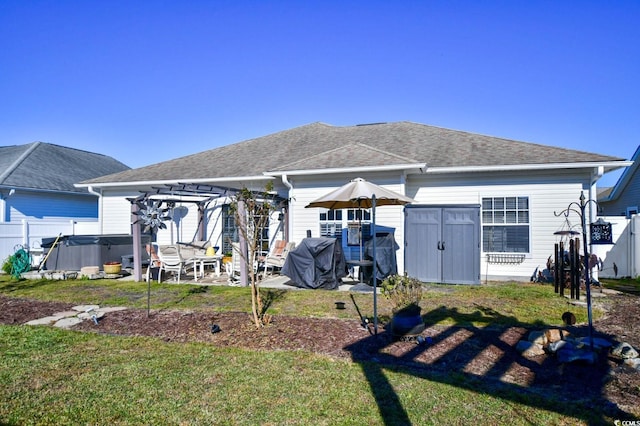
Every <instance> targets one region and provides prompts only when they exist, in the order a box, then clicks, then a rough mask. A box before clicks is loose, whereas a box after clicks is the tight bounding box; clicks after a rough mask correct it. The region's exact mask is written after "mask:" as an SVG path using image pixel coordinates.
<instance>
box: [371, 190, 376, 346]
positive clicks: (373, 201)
mask: <svg viewBox="0 0 640 426" xmlns="http://www.w3.org/2000/svg"><path fill="white" fill-rule="evenodd" d="M371 212H372V215H373V218H372V219H373V220H372V221H371V233H372V234H373V268H372V274H373V331H374V333H375V334H378V288H377V287H378V277H377V274H376V194H372V195H371Z"/></svg>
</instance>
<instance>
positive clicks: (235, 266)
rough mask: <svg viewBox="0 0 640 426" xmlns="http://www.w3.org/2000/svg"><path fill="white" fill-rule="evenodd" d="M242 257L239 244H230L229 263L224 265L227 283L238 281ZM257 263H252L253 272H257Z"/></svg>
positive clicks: (242, 262)
mask: <svg viewBox="0 0 640 426" xmlns="http://www.w3.org/2000/svg"><path fill="white" fill-rule="evenodd" d="M243 264H244V261H243V260H242V255H241V254H240V243H231V262H227V263H225V268H226V272H227V275H228V276H229V282H230V283H235V282H236V281H239V280H240V275H241V270H242V265H243ZM258 269H259V268H258V262H257V261H256V262H254V265H253V271H254V272H257V271H258Z"/></svg>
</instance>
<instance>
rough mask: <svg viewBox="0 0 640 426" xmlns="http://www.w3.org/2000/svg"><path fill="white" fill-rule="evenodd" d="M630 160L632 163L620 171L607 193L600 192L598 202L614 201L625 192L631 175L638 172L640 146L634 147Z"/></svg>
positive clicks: (631, 177)
mask: <svg viewBox="0 0 640 426" xmlns="http://www.w3.org/2000/svg"><path fill="white" fill-rule="evenodd" d="M631 160H632V161H633V164H632V165H631V166H630V167H627V168H626V169H625V170H624V172H622V174H621V175H620V177H619V178H618V181H617V182H616V184H615V185H614V186H613V188H611V190H610V191H609V192H608V193H603V194H602V198H601V199H599V200H600V202H602V203H606V202H610V201H615V200H617V199H618V198H619V197H620V196H621V195H622V194H623V193H624V192H625V188H626V187H627V186H628V185H629V184H630V183H631V182H632V179H633V177H634V176H635V175H636V174H637V173H638V172H639V170H638V167H640V164H639V162H640V161H639V160H640V146H638V148H636V152H635V153H634V154H633V157H631Z"/></svg>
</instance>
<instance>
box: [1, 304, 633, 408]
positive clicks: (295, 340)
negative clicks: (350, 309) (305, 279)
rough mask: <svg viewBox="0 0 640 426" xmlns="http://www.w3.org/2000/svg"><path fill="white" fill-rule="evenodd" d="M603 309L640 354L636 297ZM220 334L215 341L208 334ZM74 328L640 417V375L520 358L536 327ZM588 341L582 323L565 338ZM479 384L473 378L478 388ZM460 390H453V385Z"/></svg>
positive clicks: (142, 316) (602, 365)
mask: <svg viewBox="0 0 640 426" xmlns="http://www.w3.org/2000/svg"><path fill="white" fill-rule="evenodd" d="M597 303H598V304H599V305H601V306H603V307H604V308H605V309H606V312H607V313H606V315H605V317H604V318H602V319H600V320H598V321H597V322H595V323H594V329H595V335H596V336H602V337H605V338H607V339H609V340H611V341H615V342H622V341H624V342H627V343H629V344H631V345H632V346H634V347H635V348H636V349H640V297H638V296H633V295H626V294H617V295H609V296H607V297H605V298H601V299H598V301H597ZM70 307H71V305H70V304H66V303H58V302H42V301H35V300H28V299H17V298H9V297H6V296H2V295H0V323H1V324H15V325H18V324H23V323H25V322H27V321H30V320H33V319H37V318H41V317H44V316H47V315H51V314H54V313H56V312H61V311H65V310H68V309H69V308H70ZM214 324H215V325H216V326H217V327H219V331H217V332H215V333H212V326H213V325H214ZM73 329H74V330H80V331H86V332H98V333H105V334H115V335H126V336H151V337H156V338H159V339H162V340H164V341H167V342H203V343H207V344H211V345H215V346H218V347H225V346H230V347H239V348H244V349H249V350H257V351H273V350H303V351H309V352H313V353H317V354H323V355H327V356H331V357H335V358H343V359H351V360H353V361H355V362H364V361H371V362H373V363H374V365H379V366H382V367H385V368H394V367H396V366H402V367H405V368H410V369H411V371H413V372H414V374H416V375H419V376H421V377H425V378H427V379H432V380H439V381H444V382H447V383H449V382H452V380H454V379H451V378H450V377H451V373H458V374H459V375H463V376H464V377H467V378H468V379H471V382H473V386H474V387H473V389H475V390H478V391H482V392H489V393H495V394H500V393H501V392H505V393H508V392H513V391H516V392H525V393H531V394H536V395H538V396H543V397H545V396H549V395H551V394H554V395H557V400H565V399H566V401H567V403H570V402H571V401H572V400H573V401H580V402H581V404H583V405H587V406H590V407H592V408H593V409H599V410H600V411H601V412H603V413H609V414H610V415H611V416H618V415H623V414H625V413H626V414H625V415H628V414H633V415H636V416H640V373H639V372H637V371H635V370H633V369H631V368H630V367H627V366H626V365H624V364H622V362H621V360H619V359H616V358H614V357H612V356H609V355H608V354H602V355H601V356H600V357H599V361H598V362H597V363H596V364H595V365H587V364H579V363H575V364H559V363H558V362H557V360H556V359H555V357H554V356H552V355H541V356H538V357H533V358H525V357H523V356H522V355H520V354H519V353H518V352H517V351H516V350H515V345H516V343H517V342H518V341H519V340H520V339H523V338H526V336H527V334H528V333H529V331H530V330H531V329H529V328H524V327H494V326H488V327H484V328H475V327H458V326H438V325H431V326H427V328H426V329H425V330H424V331H423V332H422V334H421V337H422V338H421V339H420V341H421V342H422V343H418V342H417V341H416V340H415V339H413V340H411V341H403V340H398V339H397V338H395V337H394V336H392V335H391V333H389V332H387V331H386V330H385V329H384V327H383V326H382V324H381V325H380V327H379V333H378V334H377V335H373V333H372V327H371V325H370V326H369V328H368V329H365V328H363V327H362V326H361V324H360V321H359V320H356V319H354V320H343V319H321V318H302V317H290V316H274V317H273V318H272V321H271V323H270V324H269V325H268V326H266V327H264V328H261V329H256V328H255V326H254V325H253V323H252V321H251V318H250V316H249V315H248V314H247V313H234V312H211V311H193V312H190V311H177V310H176V311H172V310H160V311H151V313H150V315H148V314H147V311H146V310H144V309H127V310H124V311H117V312H111V313H108V314H106V315H105V316H104V317H103V318H102V319H101V320H100V321H99V323H98V325H96V324H94V323H93V322H92V321H84V322H83V323H81V324H79V325H77V326H75V327H74V328H73ZM569 331H570V332H571V333H572V334H573V335H577V336H586V335H587V334H588V329H587V327H586V325H576V326H573V327H571V329H570V330H569ZM476 379H477V380H476ZM452 383H455V382H452Z"/></svg>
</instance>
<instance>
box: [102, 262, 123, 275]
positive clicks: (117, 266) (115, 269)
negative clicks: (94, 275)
mask: <svg viewBox="0 0 640 426" xmlns="http://www.w3.org/2000/svg"><path fill="white" fill-rule="evenodd" d="M102 267H103V269H104V273H105V274H119V273H120V271H121V269H122V263H120V262H115V261H112V262H105V264H104V265H102Z"/></svg>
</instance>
